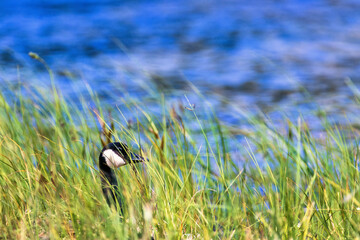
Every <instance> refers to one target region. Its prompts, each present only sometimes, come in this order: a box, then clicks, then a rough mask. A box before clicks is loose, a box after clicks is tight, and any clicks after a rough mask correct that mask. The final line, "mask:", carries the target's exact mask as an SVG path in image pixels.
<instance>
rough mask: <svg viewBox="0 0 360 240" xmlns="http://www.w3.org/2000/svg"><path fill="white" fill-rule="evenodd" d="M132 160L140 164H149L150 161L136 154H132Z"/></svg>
mask: <svg viewBox="0 0 360 240" xmlns="http://www.w3.org/2000/svg"><path fill="white" fill-rule="evenodd" d="M130 159H131V161H132V162H133V163H139V162H148V161H149V159H147V158H143V157H141V156H139V155H137V154H136V153H130Z"/></svg>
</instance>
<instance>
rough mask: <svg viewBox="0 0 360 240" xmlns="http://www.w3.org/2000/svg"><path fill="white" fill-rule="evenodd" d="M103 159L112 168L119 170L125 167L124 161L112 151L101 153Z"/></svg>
mask: <svg viewBox="0 0 360 240" xmlns="http://www.w3.org/2000/svg"><path fill="white" fill-rule="evenodd" d="M103 157H104V158H105V161H106V164H107V165H108V166H109V167H112V168H119V167H121V166H124V165H126V162H125V160H124V159H123V158H122V157H120V156H119V155H117V154H116V153H115V152H114V151H113V150H111V149H107V150H105V151H104V152H103Z"/></svg>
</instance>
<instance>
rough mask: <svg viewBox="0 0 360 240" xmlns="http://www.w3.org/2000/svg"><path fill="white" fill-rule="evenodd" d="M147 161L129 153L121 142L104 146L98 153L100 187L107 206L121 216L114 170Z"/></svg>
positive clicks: (119, 198)
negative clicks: (113, 205) (117, 211)
mask: <svg viewBox="0 0 360 240" xmlns="http://www.w3.org/2000/svg"><path fill="white" fill-rule="evenodd" d="M145 161H147V159H145V158H143V157H141V156H139V155H137V154H135V153H133V152H131V151H130V149H129V147H128V146H127V145H126V144H125V143H123V142H112V143H109V144H108V145H106V146H105V147H104V148H103V149H102V150H101V152H100V156H99V168H100V174H101V187H102V192H103V194H104V196H105V199H106V202H107V204H108V205H109V206H111V205H112V204H115V208H116V209H118V207H119V209H120V212H121V214H122V215H123V206H122V202H121V197H120V192H119V185H118V182H117V180H116V176H115V172H114V169H116V168H119V167H122V166H125V165H127V164H132V163H139V162H145Z"/></svg>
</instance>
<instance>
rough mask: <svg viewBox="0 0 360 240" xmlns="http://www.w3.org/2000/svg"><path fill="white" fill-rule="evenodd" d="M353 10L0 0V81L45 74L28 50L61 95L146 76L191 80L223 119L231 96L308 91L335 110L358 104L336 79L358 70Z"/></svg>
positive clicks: (112, 93) (251, 102) (127, 87)
mask: <svg viewBox="0 0 360 240" xmlns="http://www.w3.org/2000/svg"><path fill="white" fill-rule="evenodd" d="M359 12H360V1H355V0H353V1H351V0H349V1H337V0H318V1H310V0H308V1H300V0H298V1H290V0H289V1H286V0H283V1H266V0H263V1H259V0H257V1H251V2H250V1H236V0H234V1H229V0H226V1H211V0H210V1H205V0H200V1H190V0H189V1H188V0H185V1H175V0H169V1H140V0H138V1H115V0H102V1H95V0H81V1H70V0H57V1H56V0H51V1H50V0H46V1H45V0H44V1H40V0H20V1H19V0H18V1H0V82H5V81H6V82H16V81H18V79H19V75H18V74H19V72H20V79H21V81H22V82H24V83H31V84H37V85H42V84H45V85H48V84H49V82H48V76H47V73H46V71H45V69H44V67H43V66H42V65H41V64H39V63H38V62H36V61H34V60H33V59H30V58H29V57H28V52H30V51H32V52H36V53H38V54H39V55H40V56H41V57H42V58H44V59H45V60H46V62H47V63H48V64H49V66H50V67H51V68H52V69H53V70H54V72H55V75H56V79H57V84H58V86H59V87H60V88H61V90H62V91H63V93H64V95H65V97H67V98H72V97H75V96H77V95H78V94H84V95H86V92H87V90H86V87H85V84H84V82H86V83H88V84H89V85H90V86H91V87H92V88H93V89H94V90H95V91H96V92H97V93H98V94H99V96H100V98H101V100H102V101H104V102H106V103H107V104H112V103H115V104H116V102H117V99H118V98H119V96H122V95H123V92H124V91H127V92H128V93H129V94H130V95H131V96H134V97H137V98H141V97H142V96H144V95H145V93H146V88H147V86H155V87H157V88H158V89H161V90H163V91H166V92H167V93H168V94H169V95H174V96H183V94H184V93H185V94H190V93H189V92H191V91H190V87H189V84H188V82H187V81H189V82H191V83H193V84H194V85H195V86H197V87H198V88H199V89H200V90H201V91H202V92H203V93H204V94H205V96H207V98H208V99H209V100H210V101H211V102H212V104H214V106H215V108H216V110H217V111H218V113H219V116H220V117H221V118H222V120H224V121H230V122H232V114H231V112H232V111H231V109H232V108H234V107H235V108H241V109H245V108H246V109H255V108H259V109H261V110H263V111H267V112H269V113H270V114H271V112H277V111H278V110H280V111H281V110H282V111H285V112H287V111H289V109H291V111H294V112H306V111H308V110H312V109H314V105H313V104H312V103H309V101H313V102H316V103H317V104H318V105H320V106H321V107H322V108H323V109H325V110H326V111H328V112H330V113H331V114H333V115H334V116H335V117H336V116H337V115H338V118H342V114H343V113H344V112H345V113H349V114H351V113H352V112H353V109H354V107H355V106H354V103H353V101H352V98H353V96H352V92H351V91H350V90H349V88H348V87H347V86H346V84H345V83H344V79H345V78H350V79H351V80H352V81H353V82H354V83H355V85H358V84H359V82H360V71H359V70H360V44H359V43H360V29H359V28H360V14H359ZM18 70H19V71H18ZM304 88H305V89H306V92H304ZM309 96H311V97H310V98H309ZM194 101H195V104H198V105H200V104H201V102H200V103H199V102H196V101H197V99H196V98H194ZM228 102H230V103H231V104H227V103H228ZM234 121H235V120H234Z"/></svg>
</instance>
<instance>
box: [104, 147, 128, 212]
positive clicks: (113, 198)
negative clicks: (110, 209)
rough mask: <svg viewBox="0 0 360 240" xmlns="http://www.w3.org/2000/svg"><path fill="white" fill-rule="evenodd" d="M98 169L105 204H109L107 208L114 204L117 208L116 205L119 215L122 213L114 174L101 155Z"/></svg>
mask: <svg viewBox="0 0 360 240" xmlns="http://www.w3.org/2000/svg"><path fill="white" fill-rule="evenodd" d="M99 168H100V175H101V185H102V191H103V194H104V196H105V198H106V202H107V203H108V204H109V206H111V205H112V204H115V207H117V203H118V204H119V207H120V211H121V213H123V210H122V205H121V198H120V193H119V186H118V182H117V180H116V176H115V172H114V170H112V169H111V168H110V167H109V166H108V165H107V164H106V161H105V158H104V157H103V156H102V153H101V154H100V157H99Z"/></svg>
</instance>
